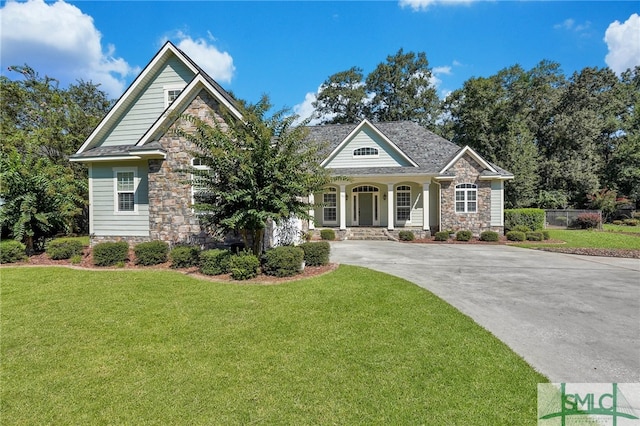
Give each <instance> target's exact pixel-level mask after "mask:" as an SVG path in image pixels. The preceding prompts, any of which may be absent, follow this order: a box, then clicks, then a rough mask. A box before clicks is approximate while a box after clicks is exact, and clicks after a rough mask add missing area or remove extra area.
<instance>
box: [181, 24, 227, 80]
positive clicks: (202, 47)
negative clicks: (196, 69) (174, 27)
mask: <svg viewBox="0 0 640 426" xmlns="http://www.w3.org/2000/svg"><path fill="white" fill-rule="evenodd" d="M176 36H177V38H178V39H179V41H178V42H177V43H176V46H178V48H180V49H181V50H183V51H184V52H185V53H186V54H187V55H189V57H190V58H191V59H193V60H194V61H195V62H196V63H197V64H198V65H199V66H200V67H202V69H204V70H205V71H206V72H207V74H209V75H210V76H211V77H213V79H214V80H216V81H218V82H222V83H231V79H232V78H233V74H234V72H235V70H236V67H235V66H234V65H233V58H232V57H231V55H230V54H229V53H227V52H221V51H220V50H218V48H217V47H215V46H214V45H212V44H211V43H210V42H213V41H215V38H214V37H213V36H212V35H211V33H209V41H207V40H205V39H203V38H198V39H193V38H191V37H189V36H188V35H186V34H185V33H183V32H178V33H177V35H176Z"/></svg>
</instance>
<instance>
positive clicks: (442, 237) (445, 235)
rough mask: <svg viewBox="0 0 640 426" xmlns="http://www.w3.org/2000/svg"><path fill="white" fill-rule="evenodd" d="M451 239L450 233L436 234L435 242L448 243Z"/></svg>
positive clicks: (441, 232)
mask: <svg viewBox="0 0 640 426" xmlns="http://www.w3.org/2000/svg"><path fill="white" fill-rule="evenodd" d="M448 239H449V231H440V232H436V235H435V237H434V240H436V241H447V240H448Z"/></svg>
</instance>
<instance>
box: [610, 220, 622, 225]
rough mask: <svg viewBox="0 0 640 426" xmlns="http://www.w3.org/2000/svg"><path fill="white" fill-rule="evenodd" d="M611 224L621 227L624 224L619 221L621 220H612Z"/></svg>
mask: <svg viewBox="0 0 640 426" xmlns="http://www.w3.org/2000/svg"><path fill="white" fill-rule="evenodd" d="M611 223H613V224H614V225H622V224H623V223H624V222H623V221H621V220H614V221H613V222H611Z"/></svg>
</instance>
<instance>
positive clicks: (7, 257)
mask: <svg viewBox="0 0 640 426" xmlns="http://www.w3.org/2000/svg"><path fill="white" fill-rule="evenodd" d="M26 250H27V248H26V246H25V245H24V244H22V243H21V242H20V241H16V240H5V241H2V242H0V263H15V262H20V261H21V260H24V259H25V258H26V257H27V254H26Z"/></svg>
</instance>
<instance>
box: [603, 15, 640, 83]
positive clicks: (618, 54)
mask: <svg viewBox="0 0 640 426" xmlns="http://www.w3.org/2000/svg"><path fill="white" fill-rule="evenodd" d="M604 41H605V42H606V43H607V47H608V48H609V53H607V56H606V57H605V58H604V61H605V62H606V64H607V65H608V66H609V68H611V69H612V70H613V71H614V72H615V73H617V74H620V73H622V72H623V71H626V70H627V69H628V68H633V67H635V66H636V65H640V16H638V14H637V13H634V14H633V15H631V16H630V17H629V19H627V20H626V22H624V23H622V24H621V23H620V22H618V21H615V22H613V23H611V24H610V25H609V28H607V31H606V32H605V33H604Z"/></svg>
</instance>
